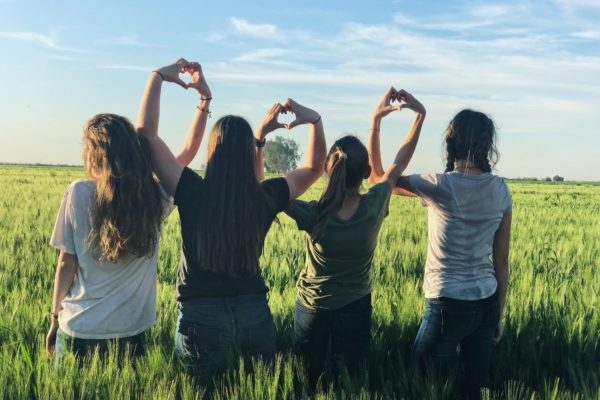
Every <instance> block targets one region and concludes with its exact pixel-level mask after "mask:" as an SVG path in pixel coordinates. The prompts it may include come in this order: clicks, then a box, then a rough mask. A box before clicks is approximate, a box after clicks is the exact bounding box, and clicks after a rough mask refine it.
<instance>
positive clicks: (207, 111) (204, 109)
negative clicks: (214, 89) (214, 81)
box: [196, 106, 212, 118]
mask: <svg viewBox="0 0 600 400" xmlns="http://www.w3.org/2000/svg"><path fill="white" fill-rule="evenodd" d="M196 108H197V109H198V110H200V111H204V112H206V113H208V118H212V113H211V112H210V110H209V109H208V108H202V107H200V106H196Z"/></svg>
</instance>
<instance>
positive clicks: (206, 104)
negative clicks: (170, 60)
mask: <svg viewBox="0 0 600 400" xmlns="http://www.w3.org/2000/svg"><path fill="white" fill-rule="evenodd" d="M184 70H185V71H186V72H188V73H189V74H190V75H191V76H192V82H191V83H190V84H188V88H193V89H196V90H197V91H198V94H199V95H200V102H199V104H198V105H197V106H196V112H195V113H194V118H193V119H192V123H191V125H190V128H189V130H188V133H187V135H186V137H185V141H184V143H183V147H182V148H181V150H180V151H179V155H178V156H177V157H175V158H176V160H177V162H178V163H179V164H181V165H185V166H187V165H189V164H190V163H191V162H192V160H193V159H194V157H196V154H197V153H198V149H199V148H200V144H201V143H202V138H203V137H204V132H205V131H206V122H207V120H208V116H209V113H210V111H209V109H210V101H211V100H212V92H211V91H210V88H209V86H208V83H207V82H206V79H205V77H204V73H203V72H202V67H201V66H200V64H199V63H197V62H192V63H189V64H188V65H187V66H186V67H185V68H184Z"/></svg>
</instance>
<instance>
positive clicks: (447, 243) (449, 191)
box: [410, 171, 512, 300]
mask: <svg viewBox="0 0 600 400" xmlns="http://www.w3.org/2000/svg"><path fill="white" fill-rule="evenodd" d="M410 184H411V186H412V188H413V189H414V191H415V193H416V194H417V196H419V197H420V199H421V203H422V204H423V206H426V207H428V220H429V223H428V237H429V240H428V242H429V243H428V248H427V261H426V264H425V278H424V282H423V289H424V291H425V297H427V298H434V297H448V298H452V299H458V300H479V299H484V298H487V297H489V296H491V295H492V294H494V292H495V291H496V287H497V281H496V275H495V272H494V265H493V263H492V261H491V259H490V256H491V254H492V251H493V245H494V235H495V233H496V231H497V230H498V227H499V226H500V221H501V220H502V217H503V216H504V214H506V213H509V212H511V211H512V199H511V195H510V192H509V190H508V187H507V185H506V183H505V182H504V179H502V178H501V177H499V176H496V175H493V174H489V173H484V174H481V175H467V174H463V173H460V172H455V171H454V172H447V173H444V174H430V175H411V176H410Z"/></svg>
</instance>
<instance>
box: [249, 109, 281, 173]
mask: <svg viewBox="0 0 600 400" xmlns="http://www.w3.org/2000/svg"><path fill="white" fill-rule="evenodd" d="M279 114H287V109H286V108H285V107H284V106H282V105H281V104H279V103H275V104H273V105H272V106H271V108H270V109H269V111H267V114H266V115H265V117H264V118H263V120H262V122H261V123H260V125H259V126H258V127H257V128H256V132H254V139H256V176H257V177H258V180H259V181H262V180H264V179H265V155H264V147H265V144H266V140H267V135H268V134H269V133H271V132H273V131H274V130H276V129H279V128H286V125H285V124H282V123H280V122H279V121H277V117H278V116H279Z"/></svg>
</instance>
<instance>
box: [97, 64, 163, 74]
mask: <svg viewBox="0 0 600 400" xmlns="http://www.w3.org/2000/svg"><path fill="white" fill-rule="evenodd" d="M99 68H102V69H123V70H127V71H142V72H149V71H151V70H152V67H145V66H143V65H128V64H106V65H101V66H99Z"/></svg>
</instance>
